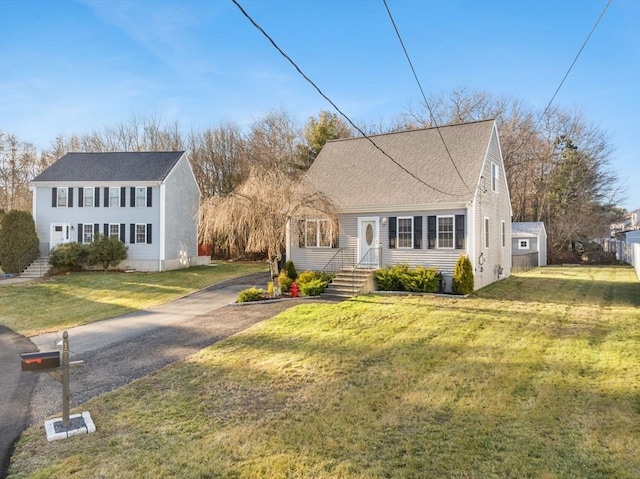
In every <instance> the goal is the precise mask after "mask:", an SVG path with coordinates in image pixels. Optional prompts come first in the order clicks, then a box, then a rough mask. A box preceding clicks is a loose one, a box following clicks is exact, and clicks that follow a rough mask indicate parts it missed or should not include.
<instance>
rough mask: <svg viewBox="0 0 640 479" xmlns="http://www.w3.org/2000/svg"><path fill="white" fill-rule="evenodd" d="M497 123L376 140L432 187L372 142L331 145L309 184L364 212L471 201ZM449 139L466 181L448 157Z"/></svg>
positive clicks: (309, 175)
mask: <svg viewBox="0 0 640 479" xmlns="http://www.w3.org/2000/svg"><path fill="white" fill-rule="evenodd" d="M494 124H495V122H494V121H493V120H485V121H479V122H474V123H463V124H459V125H451V126H444V127H440V132H438V130H437V129H436V128H428V129H422V130H411V131H406V132H398V133H388V134H384V135H375V136H371V138H372V139H373V141H374V142H375V143H376V144H377V145H378V146H380V148H382V149H383V150H384V151H385V152H386V153H388V154H389V155H390V156H391V157H392V158H393V159H394V160H396V161H397V162H398V163H400V164H401V165H402V166H403V167H404V168H406V169H407V170H408V171H410V172H411V173H412V174H413V175H415V176H416V177H418V178H420V179H421V180H422V181H424V182H425V183H427V184H429V185H431V186H433V187H435V188H437V189H438V190H441V191H437V190H435V189H433V188H429V187H428V186H426V185H424V184H423V183H421V182H420V181H418V180H416V179H415V178H413V177H412V176H411V175H409V174H407V173H406V172H405V171H403V170H402V169H401V168H399V167H398V166H397V165H395V164H394V163H393V162H392V161H391V160H390V159H389V158H387V157H386V156H384V154H382V153H381V152H380V151H378V150H377V149H376V148H375V146H373V145H372V144H371V143H370V142H369V140H367V139H366V138H351V139H346V140H334V141H330V142H327V144H326V145H325V146H324V148H323V149H322V151H321V152H320V154H319V155H318V158H316V160H315V162H314V163H313V165H312V166H311V168H310V169H309V171H308V172H307V179H308V181H309V182H310V183H311V184H312V185H313V186H314V187H315V188H317V189H319V190H320V191H322V192H323V193H325V194H326V195H327V196H328V197H329V198H330V199H331V200H332V201H333V202H334V203H336V205H337V206H338V207H339V208H348V209H358V208H371V207H383V206H389V207H391V206H409V205H425V204H437V203H453V202H455V203H459V202H465V201H471V200H472V199H473V196H474V194H475V191H476V188H477V185H478V181H479V179H480V175H481V169H482V165H483V162H484V159H485V156H486V154H487V148H488V146H489V142H490V140H491V134H492V132H493V128H494ZM440 134H442V137H443V138H444V141H445V143H446V148H448V150H449V152H450V153H451V156H452V157H453V160H454V161H455V164H456V166H457V168H458V170H459V171H460V174H461V176H462V177H463V178H464V182H465V183H466V184H467V185H468V186H469V189H471V192H470V191H469V190H468V189H467V188H466V187H465V186H464V184H463V183H462V181H461V180H460V177H459V176H458V173H456V171H455V168H454V165H453V163H452V162H451V159H450V158H449V155H448V154H447V151H446V149H445V147H444V145H443V142H442V139H441V138H440Z"/></svg>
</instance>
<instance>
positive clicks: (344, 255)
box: [322, 248, 355, 273]
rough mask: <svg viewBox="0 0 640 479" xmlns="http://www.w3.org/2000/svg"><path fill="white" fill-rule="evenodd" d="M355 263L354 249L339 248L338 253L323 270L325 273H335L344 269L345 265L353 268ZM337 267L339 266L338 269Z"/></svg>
mask: <svg viewBox="0 0 640 479" xmlns="http://www.w3.org/2000/svg"><path fill="white" fill-rule="evenodd" d="M354 262H355V254H354V250H353V248H339V249H338V251H336V253H335V254H334V255H333V256H332V257H331V259H330V260H329V261H328V262H327V264H325V265H324V267H323V268H322V272H323V273H335V272H336V271H340V270H342V269H344V267H345V263H346V264H347V265H348V266H350V267H353V263H354ZM336 265H339V266H338V267H337V268H336V267H335V266H336Z"/></svg>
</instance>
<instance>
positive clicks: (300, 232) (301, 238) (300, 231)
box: [298, 220, 305, 248]
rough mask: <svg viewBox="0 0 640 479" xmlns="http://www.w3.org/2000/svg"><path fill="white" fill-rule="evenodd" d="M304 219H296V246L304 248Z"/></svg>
mask: <svg viewBox="0 0 640 479" xmlns="http://www.w3.org/2000/svg"><path fill="white" fill-rule="evenodd" d="M304 225H305V221H304V220H298V248H304V244H305V241H304Z"/></svg>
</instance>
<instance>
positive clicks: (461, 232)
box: [456, 215, 466, 249]
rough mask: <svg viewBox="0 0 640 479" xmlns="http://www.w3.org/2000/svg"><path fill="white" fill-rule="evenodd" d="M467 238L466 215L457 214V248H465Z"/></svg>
mask: <svg viewBox="0 0 640 479" xmlns="http://www.w3.org/2000/svg"><path fill="white" fill-rule="evenodd" d="M465 238H466V235H465V229H464V215H456V249H464V245H465Z"/></svg>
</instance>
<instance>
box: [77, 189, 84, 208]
mask: <svg viewBox="0 0 640 479" xmlns="http://www.w3.org/2000/svg"><path fill="white" fill-rule="evenodd" d="M78 206H79V207H80V208H82V207H83V206H84V188H82V187H80V188H78Z"/></svg>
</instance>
